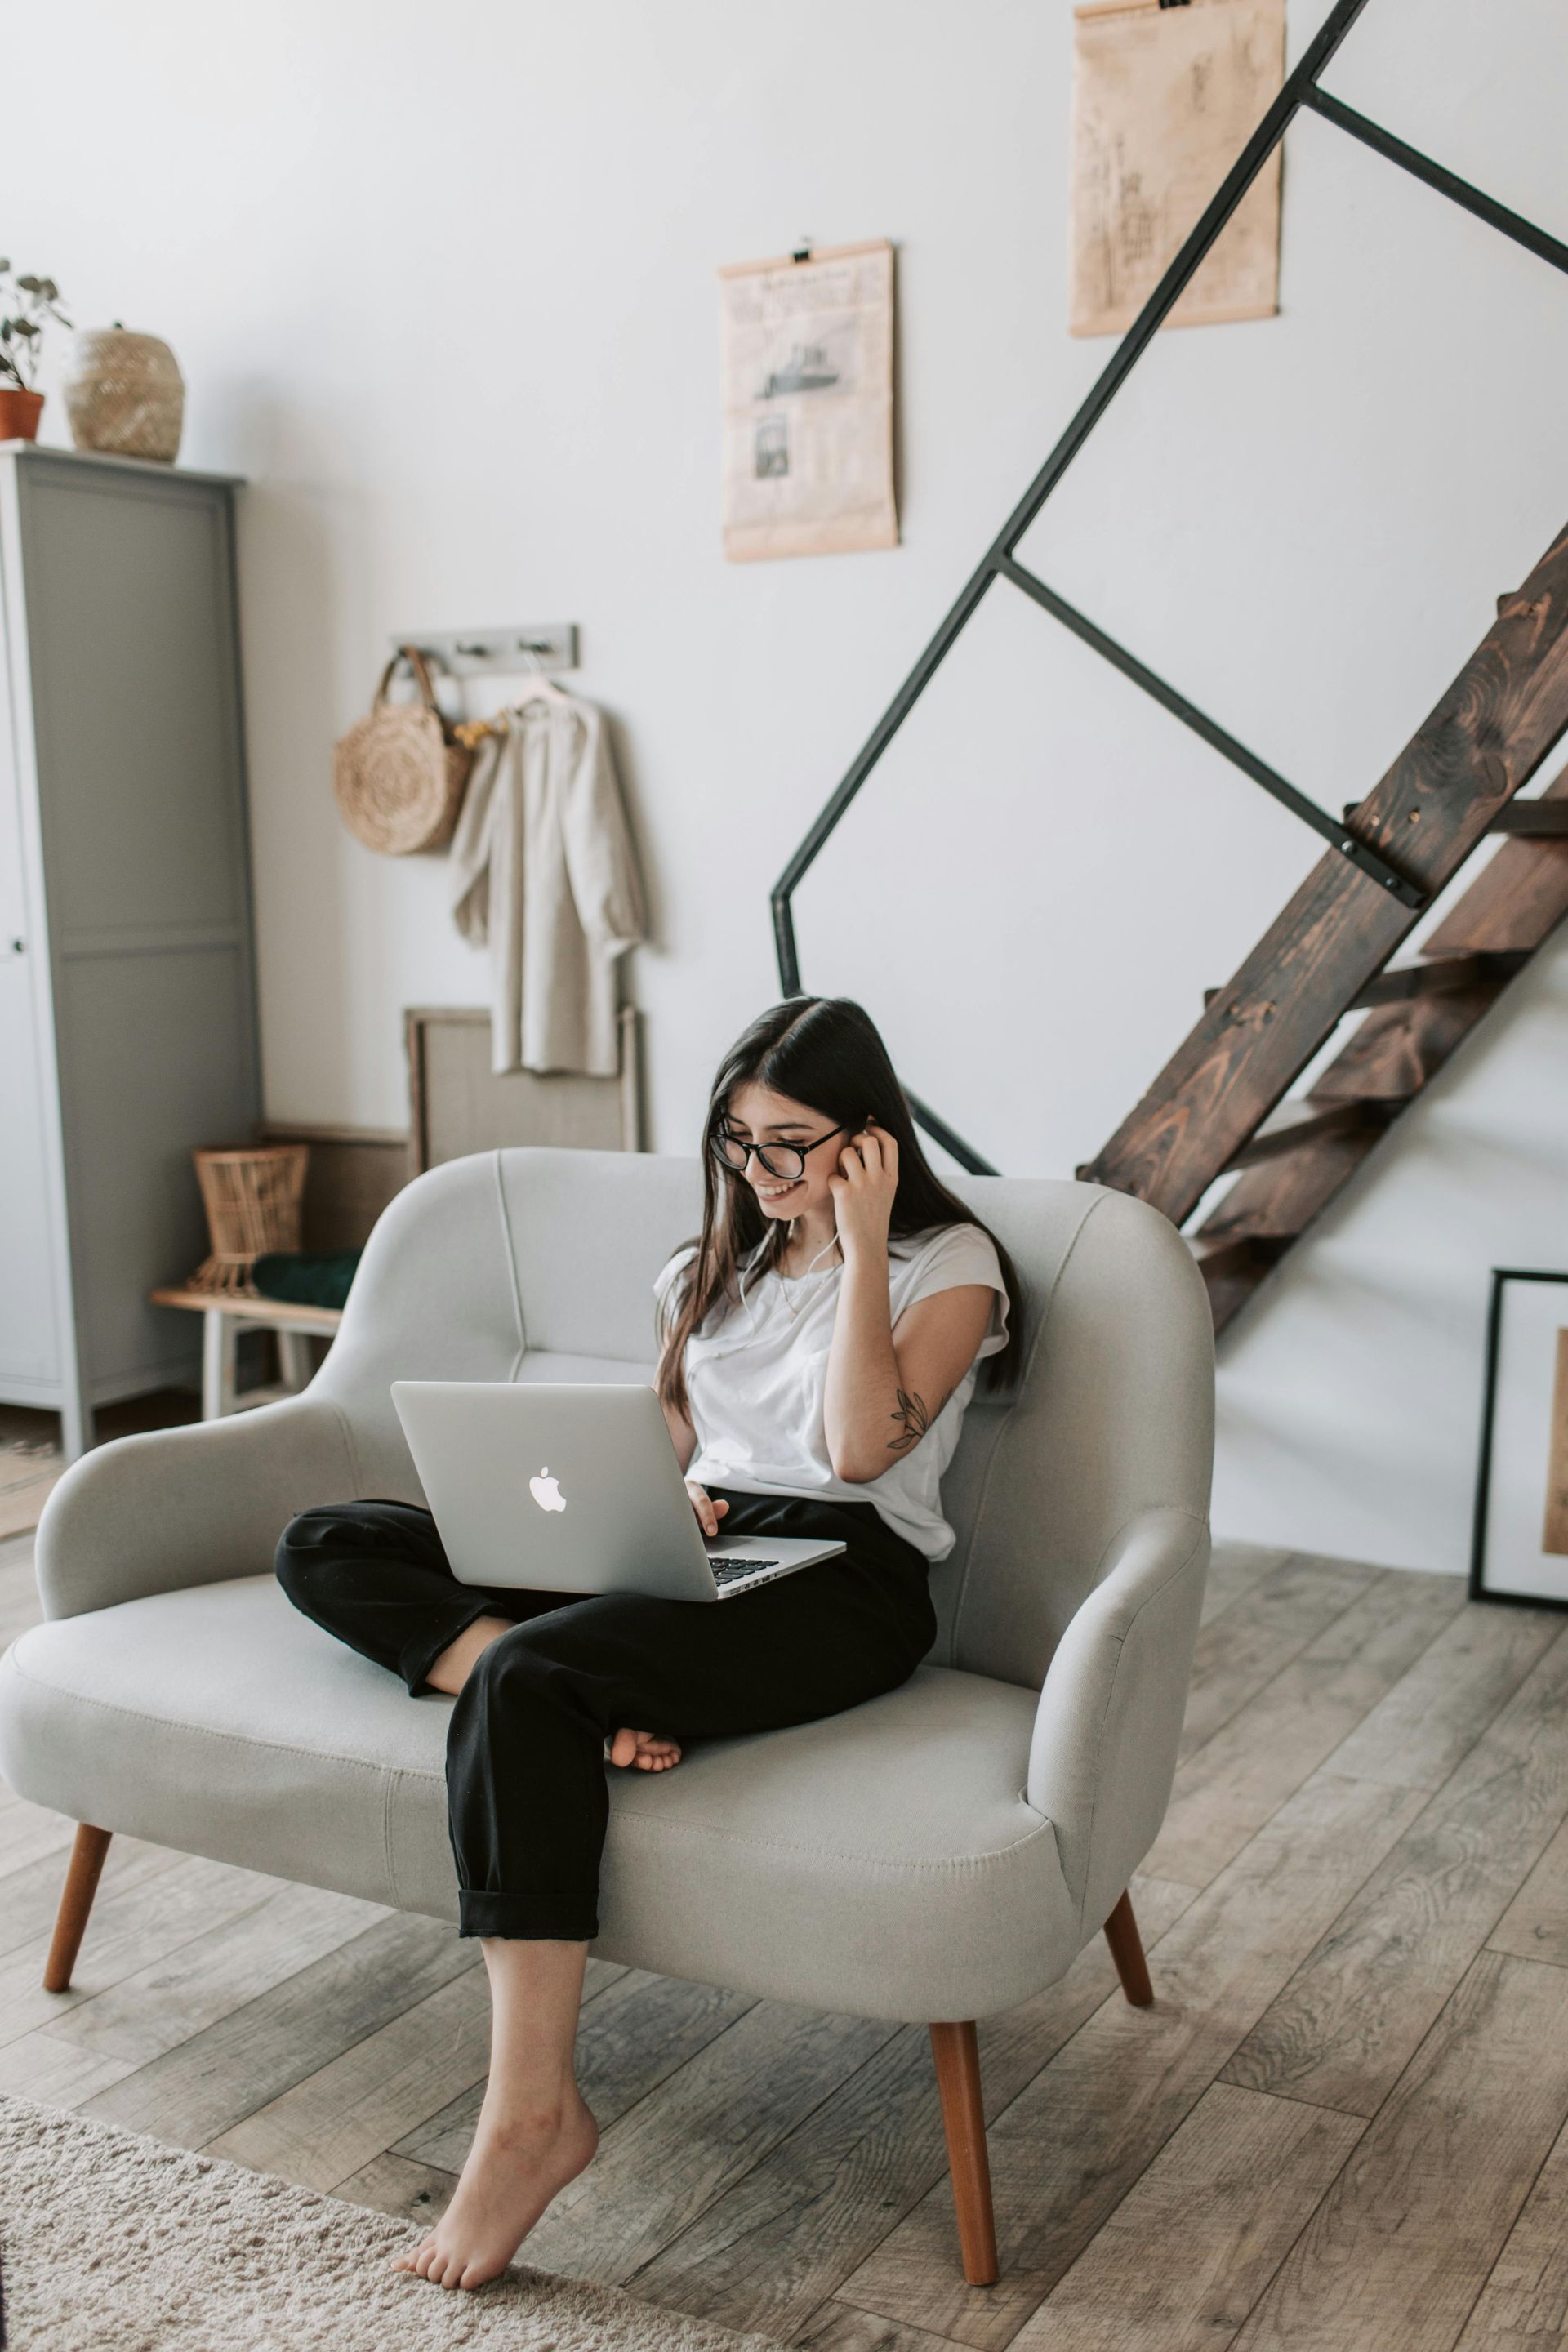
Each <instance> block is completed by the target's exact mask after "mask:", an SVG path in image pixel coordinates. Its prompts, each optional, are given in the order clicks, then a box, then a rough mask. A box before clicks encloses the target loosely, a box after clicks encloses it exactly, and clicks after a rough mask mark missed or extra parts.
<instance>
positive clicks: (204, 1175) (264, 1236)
mask: <svg viewBox="0 0 1568 2352" xmlns="http://www.w3.org/2000/svg"><path fill="white" fill-rule="evenodd" d="M191 1158H192V1159H193V1160H195V1164H196V1181H197V1182H198V1183H199V1184H200V1186H201V1188H202V1202H203V1205H204V1206H205V1210H206V1213H207V1234H208V1236H209V1238H210V1240H211V1242H212V1255H210V1256H209V1257H205V1258H204V1259H203V1261H202V1263H201V1265H199V1266H198V1267H197V1268H196V1271H195V1274H193V1275H192V1276H191V1278H190V1281H189V1282H188V1283H187V1284H186V1288H187V1289H189V1290H216V1291H220V1292H232V1293H237V1294H239V1295H241V1296H243V1297H254V1296H255V1295H256V1286H255V1284H254V1283H253V1282H252V1281H251V1279H250V1269H251V1267H252V1266H253V1265H255V1263H256V1260H257V1259H258V1257H259V1256H260V1255H261V1254H262V1252H263V1251H264V1250H297V1249H298V1248H299V1246H300V1201H301V1199H302V1197H303V1194H304V1191H305V1170H306V1167H307V1165H308V1163H309V1161H310V1145H309V1144H308V1143H258V1144H255V1145H252V1146H251V1147H249V1148H248V1149H245V1150H233V1151H193V1152H192V1154H191Z"/></svg>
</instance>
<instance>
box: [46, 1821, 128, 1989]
mask: <svg viewBox="0 0 1568 2352" xmlns="http://www.w3.org/2000/svg"><path fill="white" fill-rule="evenodd" d="M111 1834H112V1832H110V1831H109V1830H95V1829H93V1828H92V1827H91V1826H90V1824H89V1823H88V1822H79V1823H78V1825H77V1833H76V1843H75V1844H74V1845H73V1846H72V1848H71V1858H70V1864H69V1867H68V1870H67V1872H66V1883H65V1885H64V1886H63V1887H62V1889H61V1890H60V1907H59V1909H58V1911H57V1913H56V1914H55V1933H54V1940H53V1941H52V1942H51V1944H50V1946H49V1957H48V1958H47V1960H46V1961H45V1963H44V1990H45V1991H46V1992H68V1991H69V1990H70V1980H71V1970H72V1969H74V1968H75V1966H76V1956H77V1954H78V1952H79V1951H80V1949H81V1939H82V1937H83V1935H84V1934H85V1932H86V1929H87V1915H88V1913H89V1911H90V1910H91V1909H92V1898H93V1896H94V1895H96V1894H97V1893H98V1881H99V1876H100V1873H101V1871H102V1869H103V1859H104V1856H105V1855H106V1854H107V1853H108V1852H109V1841H110V1836H111Z"/></svg>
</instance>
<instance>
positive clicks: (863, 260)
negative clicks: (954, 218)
mask: <svg viewBox="0 0 1568 2352" xmlns="http://www.w3.org/2000/svg"><path fill="white" fill-rule="evenodd" d="M719 284H720V299H721V332H720V348H721V366H722V375H723V399H724V459H723V466H724V475H723V482H724V493H723V522H724V552H725V554H726V555H727V556H728V557H729V558H730V559H731V562H742V563H744V562H754V561H755V560H756V559H757V558H759V557H762V556H770V555H843V554H847V553H848V552H850V551H852V550H855V549H859V548H868V547H896V546H897V544H898V539H899V520H898V515H897V513H896V511H895V509H894V505H893V248H892V247H891V246H890V245H889V243H888V242H887V241H886V239H879V240H878V241H877V242H875V243H873V244H869V245H840V246H829V247H823V248H822V249H821V250H820V251H818V252H816V253H813V254H811V255H810V257H809V258H808V259H806V260H804V261H792V260H791V259H790V258H789V257H788V256H787V255H786V256H785V257H783V258H782V259H779V260H775V261H749V262H739V263H736V264H735V265H734V266H732V267H731V268H728V269H721V271H720V272H719Z"/></svg>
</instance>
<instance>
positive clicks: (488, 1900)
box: [458, 1886, 599, 1944]
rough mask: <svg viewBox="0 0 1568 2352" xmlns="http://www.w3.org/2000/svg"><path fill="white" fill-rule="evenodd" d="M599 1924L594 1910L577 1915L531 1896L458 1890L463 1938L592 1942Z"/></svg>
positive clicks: (577, 1913) (568, 1942) (459, 1931)
mask: <svg viewBox="0 0 1568 2352" xmlns="http://www.w3.org/2000/svg"><path fill="white" fill-rule="evenodd" d="M598 1932H599V1922H598V1920H597V1918H596V1917H595V1914H594V1911H593V1909H592V1908H591V1907H590V1908H589V1909H588V1910H586V1911H576V1912H574V1911H572V1910H570V1909H568V1908H566V1907H564V1906H561V1905H559V1904H557V1905H554V1906H547V1905H542V1904H540V1903H539V1902H538V1901H537V1900H536V1899H535V1898H534V1897H533V1896H531V1895H491V1894H489V1893H486V1892H484V1891H483V1890H481V1889H479V1888H474V1887H468V1886H461V1887H459V1888H458V1935H459V1936H507V1937H515V1938H518V1939H520V1940H521V1939H524V1938H526V1939H529V1940H531V1941H536V1942H543V1941H545V1940H546V1939H549V1940H550V1941H552V1942H557V1943H563V1944H587V1943H592V1941H593V1939H594V1937H595V1936H596V1935H597V1934H598Z"/></svg>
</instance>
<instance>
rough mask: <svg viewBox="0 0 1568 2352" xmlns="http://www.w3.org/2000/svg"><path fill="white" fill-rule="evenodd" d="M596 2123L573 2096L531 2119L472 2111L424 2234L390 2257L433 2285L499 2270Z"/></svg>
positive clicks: (586, 2151) (589, 2150)
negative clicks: (474, 2117) (465, 2141)
mask: <svg viewBox="0 0 1568 2352" xmlns="http://www.w3.org/2000/svg"><path fill="white" fill-rule="evenodd" d="M598 2145H599V2128H598V2126H597V2125H596V2124H595V2121H594V2118H593V2116H591V2115H590V2113H589V2112H588V2109H587V2107H586V2106H585V2105H584V2102H583V2100H582V2098H581V2097H580V2096H579V2095H578V2094H577V2091H576V2089H575V2087H574V2089H573V2092H572V2104H571V2105H569V2106H568V2107H567V2109H566V2111H565V2112H564V2114H559V2113H558V2114H555V2115H553V2116H542V2117H538V2118H535V2119H533V2120H531V2121H527V2120H522V2119H515V2118H502V2117H499V2116H498V2117H487V2116H486V2114H485V2112H484V2110H483V2109H481V2110H480V2114H479V2130H478V2131H477V2132H476V2133H475V2135H474V2144H473V2147H471V2148H470V2149H469V2150H468V2162H467V2164H465V2165H464V2167H463V2170H462V2175H461V2178H460V2179H458V2186H457V2189H456V2192H455V2193H454V2195H453V2198H452V2201H451V2203H450V2205H448V2206H447V2210H446V2211H445V2212H444V2213H443V2214H442V2216H441V2219H440V2220H439V2221H437V2224H436V2227H435V2228H434V2230H433V2231H431V2232H430V2235H429V2236H428V2237H427V2238H426V2239H425V2240H423V2241H422V2242H421V2243H420V2244H419V2245H417V2246H415V2247H414V2248H413V2249H412V2250H411V2251H410V2252H408V2253H405V2254H397V2255H395V2257H394V2259H393V2262H392V2263H391V2268H392V2269H393V2270H395V2271H412V2272H414V2273H415V2274H416V2277H418V2278H422V2279H428V2280H429V2281H430V2282H431V2284H432V2285H435V2286H462V2287H475V2286H483V2285H484V2284H485V2282H486V2281H487V2280H488V2279H493V2278H495V2277H497V2276H499V2274H500V2273H501V2272H502V2271H504V2270H505V2268H506V2266H507V2264H508V2263H510V2260H511V2258H512V2256H513V2254H515V2253H516V2252H517V2250H518V2248H519V2246H521V2243H522V2242H523V2240H524V2238H526V2237H527V2235H528V2233H529V2231H531V2229H532V2227H533V2225H534V2223H535V2222H536V2221H538V2219H539V2217H540V2215H541V2214H542V2212H543V2210H544V2209H545V2207H546V2206H547V2205H548V2204H549V2203H550V2201H551V2200H552V2198H554V2197H556V2196H558V2195H559V2194H560V2192H561V2190H562V2189H564V2188H565V2186H566V2183H567V2182H568V2181H569V2180H575V2179H576V2178H577V2175H578V2174H579V2173H580V2172H583V2171H585V2170H586V2168H587V2167H588V2166H589V2165H590V2164H591V2163H592V2162H593V2160H594V2151H595V2148H596V2147H598Z"/></svg>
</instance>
